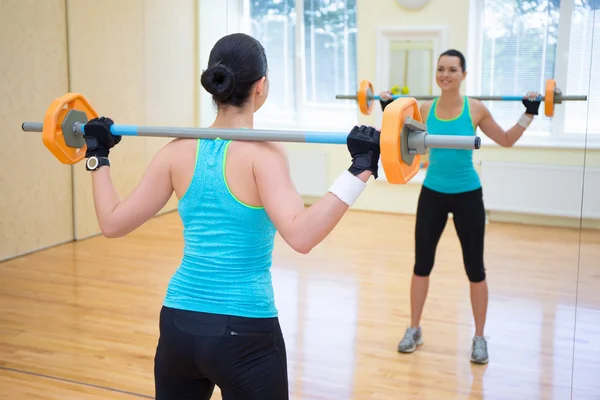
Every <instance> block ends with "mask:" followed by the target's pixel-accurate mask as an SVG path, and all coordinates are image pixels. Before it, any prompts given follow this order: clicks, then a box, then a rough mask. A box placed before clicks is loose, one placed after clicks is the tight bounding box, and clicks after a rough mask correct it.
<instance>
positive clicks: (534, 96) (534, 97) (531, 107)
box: [523, 92, 541, 115]
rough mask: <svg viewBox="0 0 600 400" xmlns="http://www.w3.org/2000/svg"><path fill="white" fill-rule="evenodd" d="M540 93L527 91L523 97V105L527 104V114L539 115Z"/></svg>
mask: <svg viewBox="0 0 600 400" xmlns="http://www.w3.org/2000/svg"><path fill="white" fill-rule="evenodd" d="M540 103H541V101H540V94H539V93H538V92H527V94H526V95H525V97H523V105H524V106H525V114H529V115H538V111H539V109H540Z"/></svg>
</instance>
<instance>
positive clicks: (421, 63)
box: [388, 40, 433, 95]
mask: <svg viewBox="0 0 600 400" xmlns="http://www.w3.org/2000/svg"><path fill="white" fill-rule="evenodd" d="M389 57H390V58H389V70H388V82H389V83H390V86H389V87H390V88H396V89H397V90H398V92H397V93H396V92H395V91H393V92H394V94H411V95H416V94H418V95H429V94H431V93H432V90H433V88H432V86H433V74H424V73H423V71H433V42H432V41H431V40H392V41H390V42H389Z"/></svg>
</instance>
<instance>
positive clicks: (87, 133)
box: [83, 117, 121, 158]
mask: <svg viewBox="0 0 600 400" xmlns="http://www.w3.org/2000/svg"><path fill="white" fill-rule="evenodd" d="M112 125H114V122H113V120H112V119H110V118H106V117H100V118H94V119H92V120H90V121H88V122H87V123H86V124H85V125H84V128H83V136H84V137H85V144H86V146H87V150H86V152H85V157H86V158H89V157H92V156H96V157H108V154H109V153H110V149H112V148H113V147H115V146H116V145H117V144H118V143H119V142H120V141H121V136H114V135H113V134H112V133H110V127H111V126H112Z"/></svg>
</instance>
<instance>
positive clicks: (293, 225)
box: [254, 129, 379, 254]
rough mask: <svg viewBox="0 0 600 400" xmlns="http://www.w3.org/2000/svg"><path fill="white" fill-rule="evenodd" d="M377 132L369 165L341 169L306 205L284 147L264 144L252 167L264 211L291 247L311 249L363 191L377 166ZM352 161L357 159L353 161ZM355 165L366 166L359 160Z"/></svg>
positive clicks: (355, 155)
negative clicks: (319, 195) (321, 193)
mask: <svg viewBox="0 0 600 400" xmlns="http://www.w3.org/2000/svg"><path fill="white" fill-rule="evenodd" d="M373 130H374V129H373ZM378 134H379V132H377V138H376V142H377V151H376V152H375V153H376V154H375V155H374V157H373V158H372V159H370V160H369V164H370V166H368V165H367V166H366V167H365V168H366V169H365V170H363V171H359V170H357V169H355V168H353V167H351V170H352V171H354V172H353V173H350V172H348V170H345V171H343V173H342V174H341V175H340V177H339V178H338V179H337V180H336V182H334V184H333V185H332V187H331V188H330V192H329V193H327V194H326V195H325V196H323V197H322V198H320V199H319V200H318V201H317V202H316V203H315V204H313V205H311V206H310V207H308V208H305V206H304V202H303V201H302V197H301V196H300V195H299V194H298V192H297V191H296V188H295V187H294V184H293V182H292V179H291V176H290V170H289V164H288V160H287V156H286V153H285V149H284V148H283V147H282V146H280V145H275V144H271V143H269V144H267V145H266V146H265V151H264V154H261V156H260V157H259V158H258V160H257V162H256V164H255V166H254V174H255V178H256V182H257V186H258V191H259V194H260V197H261V201H262V204H263V206H264V207H265V211H266V212H267V214H269V217H270V218H271V220H272V221H273V224H274V225H275V227H276V228H277V230H278V232H279V234H280V235H281V237H282V238H283V239H284V240H285V241H286V242H287V243H288V244H289V245H290V246H291V247H292V248H293V249H294V250H296V251H298V252H300V253H303V254H306V253H308V252H310V250H312V248H314V247H315V246H316V245H318V244H319V243H320V242H321V241H322V240H323V239H325V237H327V235H329V233H330V232H331V231H332V230H333V229H334V228H335V226H336V225H337V224H338V223H339V221H340V220H341V219H342V216H343V215H344V213H345V212H346V211H347V210H348V208H349V207H350V205H351V204H352V203H353V201H354V200H355V199H356V198H357V197H358V196H359V194H360V193H361V192H362V190H364V188H365V187H366V182H367V181H368V179H369V177H371V175H373V170H376V168H378V166H377V164H378V160H379V152H378V149H379V136H378ZM374 141H375V139H374V140H373V142H374ZM364 148H365V150H364V153H363V154H366V153H368V152H369V151H370V150H369V149H368V146H365V147H364ZM359 152H360V150H359ZM359 157H360V154H358V152H357V153H355V154H354V160H356V159H358V158H359ZM355 164H356V162H354V163H353V165H355ZM358 164H361V165H365V164H364V163H360V162H359V163H358Z"/></svg>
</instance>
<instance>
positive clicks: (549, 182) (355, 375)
mask: <svg viewBox="0 0 600 400" xmlns="http://www.w3.org/2000/svg"><path fill="white" fill-rule="evenodd" d="M599 9H600V3H599V2H598V1H591V0H519V1H517V0H456V1H447V0H404V1H403V0H371V1H367V0H303V1H300V0H221V1H214V0H177V1H166V0H127V1H117V0H103V1H101V2H99V1H90V0H77V1H75V0H43V1H25V0H0V82H1V84H0V93H1V94H2V95H1V96H0V126H2V133H1V135H2V139H3V140H2V141H3V145H2V146H0V154H1V157H0V170H1V171H2V172H1V175H0V193H1V194H2V195H1V196H0V282H1V284H0V304H1V308H2V312H1V314H0V387H1V388H2V389H1V390H0V398H2V399H11V400H17V399H19V400H20V399H61V400H62V399H135V398H154V381H153V361H154V352H155V350H156V344H157V338H158V329H159V328H158V315H159V312H160V307H161V305H162V302H163V298H164V295H165V290H166V287H167V285H168V282H169V279H170V277H171V275H172V274H173V273H174V271H175V270H176V269H177V267H178V265H179V262H180V260H181V256H182V246H183V237H182V230H183V227H182V224H181V220H180V218H179V215H178V212H177V210H178V200H177V198H176V197H175V196H173V197H172V198H171V199H170V200H169V201H168V202H167V204H166V205H165V207H164V208H163V209H162V210H161V211H160V212H159V213H157V215H156V216H155V217H153V218H152V219H151V220H149V221H148V222H147V223H145V224H144V225H142V226H141V227H140V228H138V229H136V230H135V231H134V232H132V233H130V234H128V235H126V236H124V237H121V238H107V237H104V236H103V235H102V232H101V230H100V227H99V225H98V222H97V218H96V213H95V211H94V197H93V192H92V180H91V177H90V173H89V172H88V171H86V169H85V166H84V162H79V163H76V164H74V165H67V164H63V163H61V162H59V161H58V160H57V159H56V157H54V155H53V154H52V153H51V152H50V151H48V149H47V148H46V146H45V145H44V143H43V142H42V137H41V134H40V133H36V132H24V131H23V130H22V129H21V128H22V123H23V122H24V121H36V122H42V121H43V120H44V115H45V113H46V112H47V109H48V106H49V105H50V103H51V102H52V101H53V100H54V99H56V98H58V97H59V96H62V95H63V94H65V93H68V92H74V93H80V94H82V95H83V96H85V97H86V99H87V100H89V102H90V103H91V104H92V105H93V107H94V108H95V109H96V110H97V111H98V113H99V114H100V115H106V116H110V117H111V118H114V120H115V123H118V124H134V125H140V126H142V125H148V126H172V127H205V126H208V125H210V124H211V123H212V121H213V120H214V118H215V115H216V108H215V104H214V102H213V101H212V99H211V96H210V94H209V93H207V92H206V90H204V89H203V87H202V85H201V84H200V76H201V74H202V71H203V70H205V69H206V68H207V62H208V58H209V53H210V50H211V48H212V47H213V45H214V44H215V43H216V41H217V40H219V38H221V37H223V36H225V35H228V34H230V33H235V32H244V33H247V34H250V35H252V36H253V37H255V38H256V39H258V40H259V41H260V42H261V43H262V44H263V46H264V47H265V50H266V54H267V57H268V60H269V79H270V93H269V98H268V100H267V102H266V103H265V105H264V106H263V107H262V109H261V110H259V111H258V112H257V113H256V115H255V121H254V125H255V127H256V128H260V129H277V130H302V131H331V132H342V133H344V134H347V132H350V130H351V129H352V127H353V126H354V125H356V124H358V125H372V126H374V127H379V126H381V123H382V118H383V111H382V107H381V106H380V104H379V101H377V100H375V101H374V103H373V108H372V112H370V113H368V115H367V114H365V113H364V112H361V110H360V108H359V104H358V101H357V100H354V99H336V95H355V94H356V93H357V91H358V90H359V86H360V83H361V81H363V80H367V81H369V82H370V83H371V84H372V86H373V88H374V89H373V90H374V93H375V94H378V93H380V92H382V91H385V90H391V88H394V93H399V94H402V95H407V96H417V95H425V96H427V95H431V96H437V95H439V94H440V88H439V87H438V85H437V84H436V63H437V60H438V56H439V54H441V53H442V52H444V51H445V50H447V49H457V50H459V51H461V52H462V53H463V54H464V55H465V57H466V67H467V68H466V72H467V75H466V78H465V80H464V82H463V83H462V86H461V93H463V94H464V95H466V96H478V95H519V96H520V95H524V94H525V93H526V92H527V91H539V92H541V93H543V92H544V90H545V87H546V83H547V81H548V80H554V81H555V82H556V87H557V88H559V89H560V91H561V93H562V95H565V96H566V95H583V96H586V101H573V102H569V101H564V102H562V103H561V104H555V106H554V109H553V115H552V116H547V115H545V113H544V111H543V110H544V107H545V106H544V103H543V102H542V106H541V107H540V114H539V115H538V116H536V118H535V119H534V121H533V122H532V124H531V125H530V126H529V127H528V129H527V130H526V131H525V133H524V134H523V136H522V138H521V139H520V140H519V141H518V142H517V143H515V144H514V145H513V146H511V147H502V146H499V145H497V144H496V143H494V142H493V141H492V140H490V139H489V138H487V137H486V136H485V135H484V134H482V133H481V132H480V131H478V132H477V135H478V136H480V137H481V148H480V149H477V150H474V151H473V163H474V165H475V169H476V171H477V173H478V175H479V177H480V179H481V184H482V188H483V199H484V203H485V211H486V225H485V253H484V254H485V268H486V273H487V281H488V285H489V305H488V311H487V321H486V327H485V335H486V337H487V340H488V350H489V362H488V363H486V364H485V365H478V364H474V363H471V362H469V352H470V346H471V339H472V337H473V332H474V321H473V311H472V308H471V303H470V298H469V281H468V280H467V277H466V275H465V270H464V266H463V253H462V251H461V246H460V243H459V239H458V236H457V234H456V231H455V228H454V225H453V224H452V215H450V216H449V220H448V223H447V225H446V228H445V230H444V232H443V235H442V237H441V239H440V242H439V245H438V247H437V253H436V258H435V268H434V269H433V272H432V274H431V282H430V286H429V293H428V297H427V301H426V304H425V308H424V311H423V316H422V321H421V324H422V327H423V332H424V335H425V342H424V344H423V345H422V346H420V347H419V348H418V350H417V351H415V352H414V353H411V354H402V353H400V352H398V351H397V346H398V342H399V341H400V340H401V339H402V335H403V334H404V331H405V329H406V328H407V326H408V324H409V323H410V315H411V307H410V285H411V276H412V273H413V265H414V258H415V254H414V248H415V219H416V210H417V203H418V199H419V194H420V191H421V189H422V185H423V181H424V178H425V176H426V174H427V166H426V162H427V158H428V156H427V155H423V156H422V157H421V162H422V164H423V166H422V168H420V170H419V171H418V173H417V174H416V175H415V176H414V177H412V179H410V181H409V182H406V183H404V184H394V183H390V182H388V181H387V179H386V174H385V171H384V170H383V168H381V170H380V174H379V177H378V179H376V180H370V181H369V183H368V185H367V188H366V189H365V190H364V192H363V193H362V195H361V196H360V197H359V198H358V199H357V201H356V202H355V203H354V204H353V205H352V206H351V207H350V210H349V211H348V212H347V213H346V215H345V216H344V217H343V218H342V220H341V221H340V223H339V224H338V225H337V226H336V227H335V229H334V231H333V232H332V233H331V234H330V235H329V236H328V237H327V238H326V239H324V240H323V241H322V243H320V244H319V245H318V246H317V247H315V248H314V249H313V250H312V251H311V252H309V253H308V254H300V253H298V252H296V251H294V250H293V249H291V248H290V247H289V246H288V245H287V244H286V243H285V241H284V240H282V238H281V237H280V236H279V235H277V236H276V239H275V247H274V251H273V265H272V269H271V271H272V278H273V287H274V291H275V298H276V302H277V307H278V310H279V318H280V321H281V327H282V330H283V334H284V336H285V340H286V346H287V363H288V376H289V393H290V398H291V399H322V400H324V399H331V400H341V399H372V400H375V399H379V400H383V399H390V400H391V399H394V400H396V399H486V400H491V399H511V400H516V399H561V400H562V399H574V400H593V399H596V400H597V399H600V379H598V378H599V377H600V290H599V289H600V261H599V260H600V115H599V113H598V110H599V106H600V74H599V73H598V71H599V70H600V37H599V36H598V35H597V34H600V28H599V30H598V31H597V30H596V27H600V16H598V19H596V17H597V14H596V12H597V11H598V10H599ZM419 102H421V101H419ZM483 103H484V104H485V106H486V107H487V108H488V109H489V110H490V112H491V114H492V115H493V117H494V118H495V119H496V121H497V122H498V123H499V124H500V125H501V126H502V127H503V128H505V129H508V128H509V127H511V126H513V125H514V124H515V123H516V121H517V120H518V118H519V116H520V115H521V114H522V113H523V104H522V103H521V102H520V101H493V100H490V101H483ZM171 140H173V139H172V138H167V137H137V138H128V137H124V139H123V140H122V142H121V143H120V144H119V146H118V147H116V148H115V149H114V150H113V151H112V152H111V156H110V158H111V167H110V168H111V171H112V172H111V177H112V180H113V183H114V185H115V187H116V188H117V191H118V193H119V196H121V198H124V197H126V196H127V194H128V193H130V192H131V191H132V190H133V189H134V188H135V187H136V185H137V184H138V182H139V181H140V179H141V178H142V176H143V175H144V173H145V171H146V168H147V166H148V164H149V163H150V162H151V160H152V159H153V158H154V157H155V155H156V154H157V152H158V151H159V149H161V147H162V146H164V145H165V144H166V143H168V142H169V141H171ZM284 146H285V148H286V151H287V155H288V157H289V167H290V174H291V176H292V179H293V181H294V184H295V187H296V189H297V191H298V193H299V194H300V195H301V196H302V199H303V200H304V203H305V205H306V207H310V206H311V205H312V204H314V203H315V202H317V201H318V199H319V198H321V197H322V196H324V195H326V194H327V192H328V188H329V187H330V186H331V185H332V183H333V182H334V181H335V179H336V178H337V177H338V175H339V174H340V172H341V171H343V170H345V169H347V168H348V166H349V165H350V162H351V160H350V156H349V154H348V151H347V149H346V146H344V145H338V144H327V143H284ZM212 398H214V399H220V398H221V394H220V391H219V389H218V388H216V389H215V393H214V395H213V397H212Z"/></svg>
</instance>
